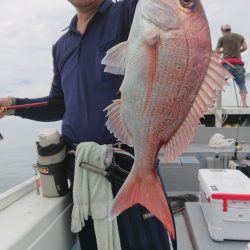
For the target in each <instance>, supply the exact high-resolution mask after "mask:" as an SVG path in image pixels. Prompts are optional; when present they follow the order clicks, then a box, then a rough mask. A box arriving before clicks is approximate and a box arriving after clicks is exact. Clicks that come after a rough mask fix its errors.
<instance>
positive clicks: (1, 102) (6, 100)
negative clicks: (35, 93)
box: [0, 97, 12, 119]
mask: <svg viewBox="0 0 250 250" xmlns="http://www.w3.org/2000/svg"><path fill="white" fill-rule="evenodd" d="M11 104H12V100H11V98H10V97H0V119H1V118H3V117H4V116H5V115H6V114H7V112H6V111H5V110H2V109H1V108H2V107H10V106H11Z"/></svg>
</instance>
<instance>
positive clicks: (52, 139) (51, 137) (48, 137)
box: [38, 128, 60, 147]
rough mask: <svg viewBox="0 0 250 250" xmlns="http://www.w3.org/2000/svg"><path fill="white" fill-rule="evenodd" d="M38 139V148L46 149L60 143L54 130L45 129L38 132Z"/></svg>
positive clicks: (57, 133)
mask: <svg viewBox="0 0 250 250" xmlns="http://www.w3.org/2000/svg"><path fill="white" fill-rule="evenodd" d="M38 138H39V144H40V146H41V147H47V146H48V145H51V144H58V143H59V142H60V133H59V132H58V131H57V129H55V128H46V129H43V130H41V131H40V133H39V135H38Z"/></svg>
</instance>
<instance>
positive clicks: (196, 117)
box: [103, 0, 231, 238]
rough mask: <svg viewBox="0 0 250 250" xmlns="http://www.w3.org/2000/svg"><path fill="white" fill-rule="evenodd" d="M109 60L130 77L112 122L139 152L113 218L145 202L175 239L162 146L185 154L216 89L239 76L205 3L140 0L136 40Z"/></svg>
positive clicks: (110, 67)
mask: <svg viewBox="0 0 250 250" xmlns="http://www.w3.org/2000/svg"><path fill="white" fill-rule="evenodd" d="M103 63H104V64H106V65H107V66H106V68H105V71H106V72H110V73H114V74H125V77H124V80H123V82H122V85H121V88H120V91H121V99H119V100H115V101H114V102H113V103H112V104H111V105H110V106H109V107H108V108H107V110H108V121H107V126H108V128H109V129H110V130H111V131H112V132H113V133H114V135H115V136H116V137H117V138H118V139H120V140H121V141H123V142H124V143H126V144H128V145H131V146H134V150H135V160H134V165H133V167H132V170H131V173H130V174H129V176H128V178H127V179H126V181H125V183H124V184H123V186H122V187H121V189H120V191H119V193H118V194H117V196H116V198H115V201H114V204H113V207H112V215H119V214H120V213H121V212H123V211H124V210H126V209H127V208H129V207H131V206H132V205H134V204H137V203H139V204H141V205H143V206H144V207H146V208H147V209H148V210H149V211H150V212H151V213H152V214H154V215H155V216H156V217H157V218H158V219H159V220H160V221H161V222H162V223H163V224H164V226H165V227H166V229H167V230H168V232H169V233H170V235H171V236H172V238H175V231H174V223H173V221H172V217H171V213H170V210H169V206H168V203H167V201H166V197H165V194H164V191H163V188H162V185H161V183H160V178H159V176H158V174H157V171H156V167H155V166H156V159H157V156H158V153H159V150H160V148H161V146H164V147H165V158H166V160H173V159H175V158H176V157H178V156H179V155H180V154H181V153H182V152H183V150H184V149H185V148H186V147H187V145H188V144H189V143H190V142H191V141H192V139H193V137H194V135H195V132H196V129H197V127H198V125H199V123H200V118H201V117H203V114H204V112H206V111H207V110H208V107H210V106H212V105H214V102H215V100H216V97H217V94H216V89H219V90H221V89H222V86H223V85H224V84H226V81H225V80H224V79H225V77H231V75H230V74H229V73H228V72H227V71H226V70H224V69H223V67H222V66H221V65H220V64H219V56H218V55H217V54H216V53H215V52H212V49H211V38H210V32H209V26H208V22H207V19H206V15H205V13H204V10H203V7H202V4H201V2H200V0H140V1H139V3H138V4H137V8H136V12H135V17H134V20H133V24H132V28H131V31H130V35H129V38H128V41H126V42H123V43H121V44H118V45H116V46H115V47H113V48H112V49H110V50H109V51H108V52H107V55H106V56H105V57H104V59H103Z"/></svg>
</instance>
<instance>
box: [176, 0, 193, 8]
mask: <svg viewBox="0 0 250 250" xmlns="http://www.w3.org/2000/svg"><path fill="white" fill-rule="evenodd" d="M179 2H180V5H181V6H182V7H183V8H188V9H192V8H193V6H194V0H179Z"/></svg>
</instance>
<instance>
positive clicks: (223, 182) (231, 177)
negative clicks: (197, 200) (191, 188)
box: [198, 169, 250, 200]
mask: <svg viewBox="0 0 250 250" xmlns="http://www.w3.org/2000/svg"><path fill="white" fill-rule="evenodd" d="M198 179H199V181H200V185H201V187H202V189H203V191H204V192H205V194H206V196H207V197H211V198H214V199H220V197H221V199H223V197H229V196H230V197H231V198H233V197H234V198H235V199H236V198H237V197H238V198H241V199H240V200H242V199H243V198H244V200H250V179H249V178H248V177H247V176H245V175H244V174H243V173H242V172H241V171H239V170H237V169H200V170H199V173H198Z"/></svg>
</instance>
